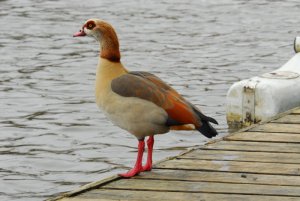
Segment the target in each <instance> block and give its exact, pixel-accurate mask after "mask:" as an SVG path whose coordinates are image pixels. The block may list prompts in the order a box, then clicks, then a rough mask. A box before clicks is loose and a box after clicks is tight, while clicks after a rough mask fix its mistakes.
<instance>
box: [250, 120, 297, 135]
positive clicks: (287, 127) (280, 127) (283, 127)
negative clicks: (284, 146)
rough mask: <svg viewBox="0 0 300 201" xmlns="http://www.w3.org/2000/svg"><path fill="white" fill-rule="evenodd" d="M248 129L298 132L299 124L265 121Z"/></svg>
mask: <svg viewBox="0 0 300 201" xmlns="http://www.w3.org/2000/svg"><path fill="white" fill-rule="evenodd" d="M249 131H258V132H275V133H297V134H300V124H280V123H266V124H262V125H259V126H256V127H254V128H251V129H250V130H249Z"/></svg>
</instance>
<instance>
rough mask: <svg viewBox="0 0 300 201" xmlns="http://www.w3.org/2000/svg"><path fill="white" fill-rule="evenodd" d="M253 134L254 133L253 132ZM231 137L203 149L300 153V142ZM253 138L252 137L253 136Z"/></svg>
mask: <svg viewBox="0 0 300 201" xmlns="http://www.w3.org/2000/svg"><path fill="white" fill-rule="evenodd" d="M252 134H253V133H252ZM230 138H231V137H227V138H226V140H223V141H219V142H217V143H212V144H207V145H205V146H203V147H202V149H208V150H234V151H256V152H258V151H260V152H274V153H300V146H299V144H294V143H285V142H284V143H280V142H268V141H267V142H252V141H233V140H230ZM251 139H252V138H251Z"/></svg>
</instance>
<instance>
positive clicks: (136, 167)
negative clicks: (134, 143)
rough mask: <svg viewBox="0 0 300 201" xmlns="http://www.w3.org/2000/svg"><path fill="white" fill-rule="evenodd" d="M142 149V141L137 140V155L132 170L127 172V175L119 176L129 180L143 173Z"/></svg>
mask: <svg viewBox="0 0 300 201" xmlns="http://www.w3.org/2000/svg"><path fill="white" fill-rule="evenodd" d="M144 148H145V142H144V139H143V140H139V145H138V154H137V159H136V162H135V165H134V168H132V169H131V170H129V171H128V172H127V173H123V174H119V176H121V177H125V178H129V177H133V176H135V175H137V174H139V173H140V172H142V171H143V167H142V161H143V153H144Z"/></svg>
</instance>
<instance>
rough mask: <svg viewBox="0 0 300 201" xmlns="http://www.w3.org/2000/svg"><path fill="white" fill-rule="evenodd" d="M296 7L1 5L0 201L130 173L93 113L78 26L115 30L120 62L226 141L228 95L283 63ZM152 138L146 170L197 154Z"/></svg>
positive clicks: (109, 131) (180, 140)
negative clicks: (194, 110)
mask: <svg viewBox="0 0 300 201" xmlns="http://www.w3.org/2000/svg"><path fill="white" fill-rule="evenodd" d="M298 2H299V1H284V3H283V2H282V1H266V0H263V1H261V0H257V1H247V0H239V1H238V0H236V1H234V0H220V1H205V0H202V1H201V0H192V1H185V2H184V1H180V0H172V1H158V0H156V1H146V0H140V1H128V0H126V1H125V0H124V1H123V0H110V1H100V0H99V1H91V0H85V1H82V0H80V1H79V0H74V1H42V0H7V1H5V0H1V1H0V27H1V28H0V29H1V32H0V62H1V65H0V200H3V201H8V200H22V201H29V200H30V201H31V200H43V199H45V198H47V197H49V196H52V195H54V194H57V193H60V192H63V191H69V190H71V189H74V188H76V187H78V186H80V185H82V184H85V183H87V182H92V181H95V180H99V179H102V178H105V177H107V176H109V175H113V174H116V173H118V172H123V171H126V170H127V169H128V168H130V167H131V166H132V165H133V163H134V160H135V157H136V154H135V152H136V144H137V141H136V139H134V137H132V136H131V135H129V134H128V133H126V131H123V130H121V129H119V128H117V127H115V126H113V125H112V124H111V123H110V122H109V121H108V120H106V118H105V117H104V115H103V114H102V113H101V112H100V111H99V110H98V108H97V106H96V104H95V103H94V79H95V68H96V65H97V62H98V54H99V50H98V48H99V45H98V44H97V43H96V42H95V41H94V40H93V39H91V38H73V37H72V34H73V33H74V32H76V31H78V30H79V29H80V27H81V26H82V24H83V23H84V21H85V20H87V19H89V18H101V19H104V20H106V21H109V22H110V23H111V24H113V26H114V27H115V28H116V31H117V33H118V35H119V39H120V43H121V51H122V62H123V63H124V65H125V66H126V67H127V68H128V69H130V70H143V71H150V72H152V73H155V74H156V75H158V76H159V77H161V78H162V79H163V80H165V81H166V82H168V83H170V84H171V85H172V86H173V87H174V88H175V89H177V90H178V91H179V92H180V93H181V94H183V95H184V96H185V97H186V98H187V99H188V100H190V101H191V102H193V103H194V104H195V105H197V106H199V107H200V108H201V109H202V110H203V111H204V113H205V114H207V115H210V116H212V117H214V118H216V119H217V120H218V121H219V123H220V125H219V126H216V128H217V129H218V131H219V132H220V133H221V135H220V136H224V135H226V133H227V132H228V131H227V125H226V120H225V104H226V102H225V97H226V93H227V90H228V89H229V87H230V86H231V84H232V83H234V82H236V81H239V80H241V79H244V78H248V77H250V76H254V75H258V74H262V73H265V72H268V71H271V70H274V69H276V68H278V67H280V66H281V65H282V64H284V63H285V62H286V61H287V60H288V59H289V58H290V57H291V56H292V55H293V48H292V42H293V39H294V37H295V36H296V35H297V34H299V31H300V23H299V19H300V18H299V10H300V3H298ZM206 141H207V139H205V138H204V137H202V136H201V135H199V134H198V133H197V132H171V133H170V134H167V135H161V136H158V137H156V144H155V153H154V160H155V161H158V160H160V159H163V158H165V157H167V156H172V155H176V154H178V153H179V152H181V151H183V150H185V149H186V148H187V147H193V146H197V145H201V144H203V143H205V142H206Z"/></svg>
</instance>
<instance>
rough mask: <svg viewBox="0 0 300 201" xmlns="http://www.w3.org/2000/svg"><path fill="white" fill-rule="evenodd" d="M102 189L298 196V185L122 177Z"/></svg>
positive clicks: (299, 192)
mask: <svg viewBox="0 0 300 201" xmlns="http://www.w3.org/2000/svg"><path fill="white" fill-rule="evenodd" d="M102 188H103V189H123V190H125V189H128V190H149V191H167V192H169V191H172V192H190V193H232V194H248V195H249V194H250V195H280V196H300V187H299V186H270V185H253V184H232V183H226V184H224V183H215V182H214V183H211V182H190V181H165V180H155V179H153V180H142V179H123V180H118V181H115V182H112V183H109V184H107V185H105V186H103V187H102Z"/></svg>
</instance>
